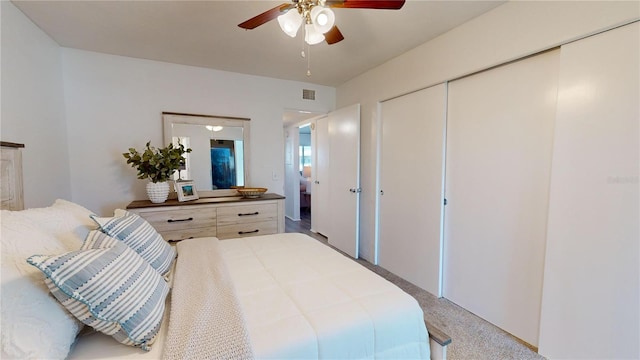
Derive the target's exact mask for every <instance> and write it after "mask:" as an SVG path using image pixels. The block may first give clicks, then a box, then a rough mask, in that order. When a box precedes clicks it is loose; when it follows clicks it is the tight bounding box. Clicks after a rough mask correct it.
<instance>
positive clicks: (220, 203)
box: [127, 194, 284, 241]
mask: <svg viewBox="0 0 640 360" xmlns="http://www.w3.org/2000/svg"><path fill="white" fill-rule="evenodd" d="M127 210H128V211H130V212H133V213H136V214H138V215H140V216H142V217H143V218H145V219H146V220H147V221H148V222H149V223H150V224H151V225H152V226H153V227H154V228H155V229H156V230H157V231H158V232H159V233H160V235H162V237H163V238H164V239H165V240H167V241H179V240H184V239H189V238H195V237H206V236H215V237H217V238H219V239H221V240H222V239H231V238H238V237H245V236H257V235H269V234H276V233H283V232H284V196H281V195H278V194H264V195H262V197H260V198H256V199H245V198H242V197H224V198H202V199H198V200H194V201H188V202H178V201H177V200H167V201H166V202H165V203H162V204H154V203H152V202H150V201H148V200H138V201H133V202H132V203H130V204H129V205H127Z"/></svg>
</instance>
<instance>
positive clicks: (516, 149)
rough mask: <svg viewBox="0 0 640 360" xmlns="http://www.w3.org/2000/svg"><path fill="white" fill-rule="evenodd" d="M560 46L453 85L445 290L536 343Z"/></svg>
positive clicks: (449, 108) (447, 170)
mask: <svg viewBox="0 0 640 360" xmlns="http://www.w3.org/2000/svg"><path fill="white" fill-rule="evenodd" d="M558 55H559V51H558V50H555V51H551V52H547V53H543V54H540V55H537V56H534V57H530V58H527V59H524V60H520V61H518V62H515V63H511V64H507V65H504V66H501V67H498V68H495V69H491V70H488V71H485V72H482V73H479V74H475V75H472V76H469V77H466V78H463V79H459V80H456V81H453V82H450V83H449V95H448V117H447V166H446V198H447V206H445V229H444V234H445V235H444V236H445V257H444V270H445V272H444V296H445V297H446V298H447V299H449V300H451V301H453V302H455V303H456V304H458V305H460V306H462V307H464V308H465V309H467V310H469V311H471V312H472V313H474V314H477V315H478V316H480V317H482V318H484V319H486V320H488V321H489V322H491V323H493V324H495V325H497V326H499V327H501V328H503V329H505V330H506V331H508V332H510V333H512V334H514V335H515V336H517V337H519V338H521V339H523V340H525V341H527V342H528V343H530V344H532V345H534V346H537V344H538V328H539V319H540V304H541V297H542V279H543V267H544V251H545V242H546V225H547V209H548V197H549V178H550V169H551V151H552V142H553V124H554V119H555V110H556V99H557V88H558V86H557V82H558V64H559V63H558V58H559V56H558Z"/></svg>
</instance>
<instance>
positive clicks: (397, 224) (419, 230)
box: [378, 84, 447, 296]
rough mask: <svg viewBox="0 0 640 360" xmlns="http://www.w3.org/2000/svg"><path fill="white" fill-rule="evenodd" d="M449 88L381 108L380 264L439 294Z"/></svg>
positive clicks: (420, 93) (424, 92)
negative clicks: (443, 173)
mask: <svg viewBox="0 0 640 360" xmlns="http://www.w3.org/2000/svg"><path fill="white" fill-rule="evenodd" d="M446 91H447V90H446V85H444V84H441V85H437V86H433V87H430V88H428V89H424V90H421V91H418V92H414V93H411V94H408V95H404V96H401V97H399V98H395V99H392V100H388V101H385V102H383V103H382V104H381V119H382V127H381V129H382V137H381V144H379V146H380V147H381V156H380V164H379V171H380V190H381V192H380V193H379V195H378V196H379V213H378V219H379V220H378V223H379V225H378V229H379V230H378V232H379V240H378V263H379V265H380V266H381V267H383V268H385V269H387V270H389V271H391V272H392V273H394V274H396V275H399V276H401V277H402V278H404V279H406V280H408V281H410V282H411V283H413V284H415V285H417V286H419V287H421V288H423V289H425V290H427V291H429V292H430V293H432V294H434V295H436V296H440V295H441V294H440V264H441V262H440V250H441V238H440V221H441V214H442V206H443V205H442V203H443V198H442V172H443V171H442V167H443V159H442V153H443V151H444V149H443V145H444V125H445V121H446V119H445V110H446Z"/></svg>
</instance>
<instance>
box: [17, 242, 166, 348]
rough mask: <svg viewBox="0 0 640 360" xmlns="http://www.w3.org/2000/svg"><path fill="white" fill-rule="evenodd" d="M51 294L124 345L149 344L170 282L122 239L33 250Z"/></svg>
mask: <svg viewBox="0 0 640 360" xmlns="http://www.w3.org/2000/svg"><path fill="white" fill-rule="evenodd" d="M27 262H28V263H29V264H31V265H33V266H35V267H37V268H38V269H40V270H41V271H42V272H43V273H44V274H45V275H46V277H47V278H46V279H45V283H46V284H47V286H48V287H49V290H50V291H51V294H53V296H54V297H55V298H56V299H57V300H58V301H59V302H60V303H61V304H62V305H63V306H64V307H65V308H67V310H69V312H71V313H72V314H73V315H74V316H75V317H76V318H78V320H80V321H82V322H83V323H84V324H86V325H89V326H91V327H92V328H94V329H96V330H97V331H100V332H102V333H104V334H107V335H110V336H112V337H113V338H114V339H116V340H117V341H119V342H120V343H123V344H125V345H130V346H137V347H141V348H142V349H144V350H147V351H148V350H150V346H151V344H153V341H154V340H155V337H156V335H157V334H158V331H159V330H160V325H161V323H162V319H163V316H164V308H165V299H166V297H167V294H168V293H169V286H168V285H167V283H166V282H165V281H164V279H163V278H162V276H160V275H159V274H158V273H157V272H156V271H155V270H154V269H153V268H152V267H151V266H150V265H149V264H148V263H147V262H146V261H144V260H143V259H142V258H141V257H140V255H138V254H136V252H135V251H133V250H131V249H130V248H129V247H128V246H127V245H125V244H123V243H122V242H120V241H114V242H113V246H112V247H108V248H101V249H81V250H78V251H72V252H68V253H65V254H60V255H55V256H48V255H33V256H31V257H29V258H28V259H27Z"/></svg>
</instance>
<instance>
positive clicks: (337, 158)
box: [328, 104, 360, 259]
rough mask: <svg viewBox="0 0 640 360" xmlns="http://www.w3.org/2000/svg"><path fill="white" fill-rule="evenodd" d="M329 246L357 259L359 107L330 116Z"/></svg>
mask: <svg viewBox="0 0 640 360" xmlns="http://www.w3.org/2000/svg"><path fill="white" fill-rule="evenodd" d="M328 119H329V129H328V130H329V151H330V160H329V175H330V180H329V189H330V190H329V201H330V212H329V217H330V226H331V233H330V234H329V236H328V239H329V244H331V245H333V246H335V247H336V248H338V249H340V250H341V251H343V252H345V253H346V254H348V255H350V256H352V257H354V258H356V259H357V258H358V246H359V237H360V234H359V228H360V226H359V225H360V224H359V219H360V214H359V211H360V208H359V203H360V104H356V105H352V106H348V107H345V108H342V109H338V110H336V111H333V112H331V113H329V115H328Z"/></svg>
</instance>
